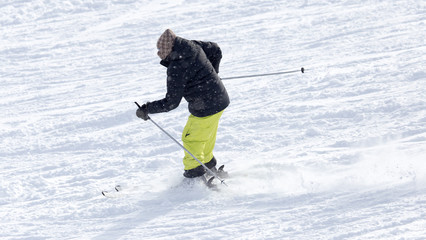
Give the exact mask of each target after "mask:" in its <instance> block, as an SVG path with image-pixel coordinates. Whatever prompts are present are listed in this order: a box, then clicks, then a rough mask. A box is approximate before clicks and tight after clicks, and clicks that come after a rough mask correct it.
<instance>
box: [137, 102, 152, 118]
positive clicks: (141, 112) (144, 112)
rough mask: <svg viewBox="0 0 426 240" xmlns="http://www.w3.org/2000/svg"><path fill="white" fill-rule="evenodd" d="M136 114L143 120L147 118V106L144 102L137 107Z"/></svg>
mask: <svg viewBox="0 0 426 240" xmlns="http://www.w3.org/2000/svg"><path fill="white" fill-rule="evenodd" d="M136 116H137V117H138V118H142V119H143V120H145V121H146V120H148V119H149V116H148V108H147V106H146V104H144V105H142V106H141V107H140V108H138V110H136Z"/></svg>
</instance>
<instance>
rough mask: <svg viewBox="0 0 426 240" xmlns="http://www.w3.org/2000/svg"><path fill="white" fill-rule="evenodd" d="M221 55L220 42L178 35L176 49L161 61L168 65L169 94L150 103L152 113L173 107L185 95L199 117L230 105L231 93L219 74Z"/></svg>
mask: <svg viewBox="0 0 426 240" xmlns="http://www.w3.org/2000/svg"><path fill="white" fill-rule="evenodd" d="M221 58H222V51H221V50H220V48H219V46H218V45H217V44H216V43H213V42H202V41H194V40H192V41H191V40H186V39H184V38H181V37H176V39H175V42H174V45H173V49H172V52H171V53H170V54H169V56H167V58H166V59H164V60H163V61H161V62H160V63H161V64H162V65H163V66H165V67H167V93H166V96H165V98H163V99H161V100H158V101H154V102H148V103H147V109H148V113H160V112H168V111H170V110H173V109H175V108H177V107H178V106H179V104H180V102H181V100H182V97H183V98H185V100H186V101H187V102H188V109H189V112H190V113H191V114H192V115H194V116H196V117H206V116H210V115H213V114H215V113H218V112H220V111H222V110H224V109H225V108H226V107H227V106H228V105H229V96H228V93H227V92H226V89H225V86H224V85H223V83H222V81H221V79H220V78H219V76H218V73H219V63H220V60H221Z"/></svg>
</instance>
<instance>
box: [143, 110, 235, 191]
mask: <svg viewBox="0 0 426 240" xmlns="http://www.w3.org/2000/svg"><path fill="white" fill-rule="evenodd" d="M135 104H136V105H137V106H138V108H141V106H140V105H139V103H137V102H135ZM148 120H151V122H152V123H153V124H154V125H155V126H157V127H158V128H159V129H160V130H161V131H163V133H165V134H166V135H167V136H169V138H170V139H172V140H173V141H174V142H175V143H176V144H177V145H179V146H180V147H181V148H182V149H183V150H185V151H186V152H187V153H188V154H189V155H191V157H193V158H194V159H195V160H196V161H197V162H198V163H199V164H201V166H203V167H204V169H206V171H207V172H209V173H210V174H211V175H212V176H214V177H215V178H217V179H218V180H219V181H220V182H221V183H222V184H223V185H225V186H228V185H227V184H226V183H225V180H223V179H221V178H220V177H219V176H218V175H217V174H216V173H215V172H213V171H212V170H210V169H209V168H208V167H207V166H206V165H205V164H204V163H202V162H201V161H200V160H198V158H196V157H195V156H194V154H192V153H191V152H190V151H189V150H188V149H186V148H185V147H184V146H183V145H182V144H181V143H180V142H178V141H177V140H176V139H175V138H174V137H172V135H170V134H169V133H168V132H167V131H166V130H164V129H163V128H162V127H160V125H158V124H157V123H156V122H154V120H152V118H150V117H149V116H148Z"/></svg>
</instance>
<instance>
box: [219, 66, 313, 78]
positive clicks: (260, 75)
mask: <svg viewBox="0 0 426 240" xmlns="http://www.w3.org/2000/svg"><path fill="white" fill-rule="evenodd" d="M299 71H300V72H302V73H305V68H303V67H302V68H301V69H300V70H293V71H286V72H275V73H262V74H255V75H246V76H235V77H226V78H222V80H229V79H237V78H251V77H263V76H270V75H279V74H288V73H295V72H299Z"/></svg>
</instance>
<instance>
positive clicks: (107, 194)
mask: <svg viewBox="0 0 426 240" xmlns="http://www.w3.org/2000/svg"><path fill="white" fill-rule="evenodd" d="M122 190H123V188H122V187H121V186H120V185H116V186H115V187H114V190H113V191H111V192H110V191H102V192H101V193H102V195H103V196H104V197H107V198H118V197H121V196H123V195H122V194H121V193H122Z"/></svg>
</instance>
